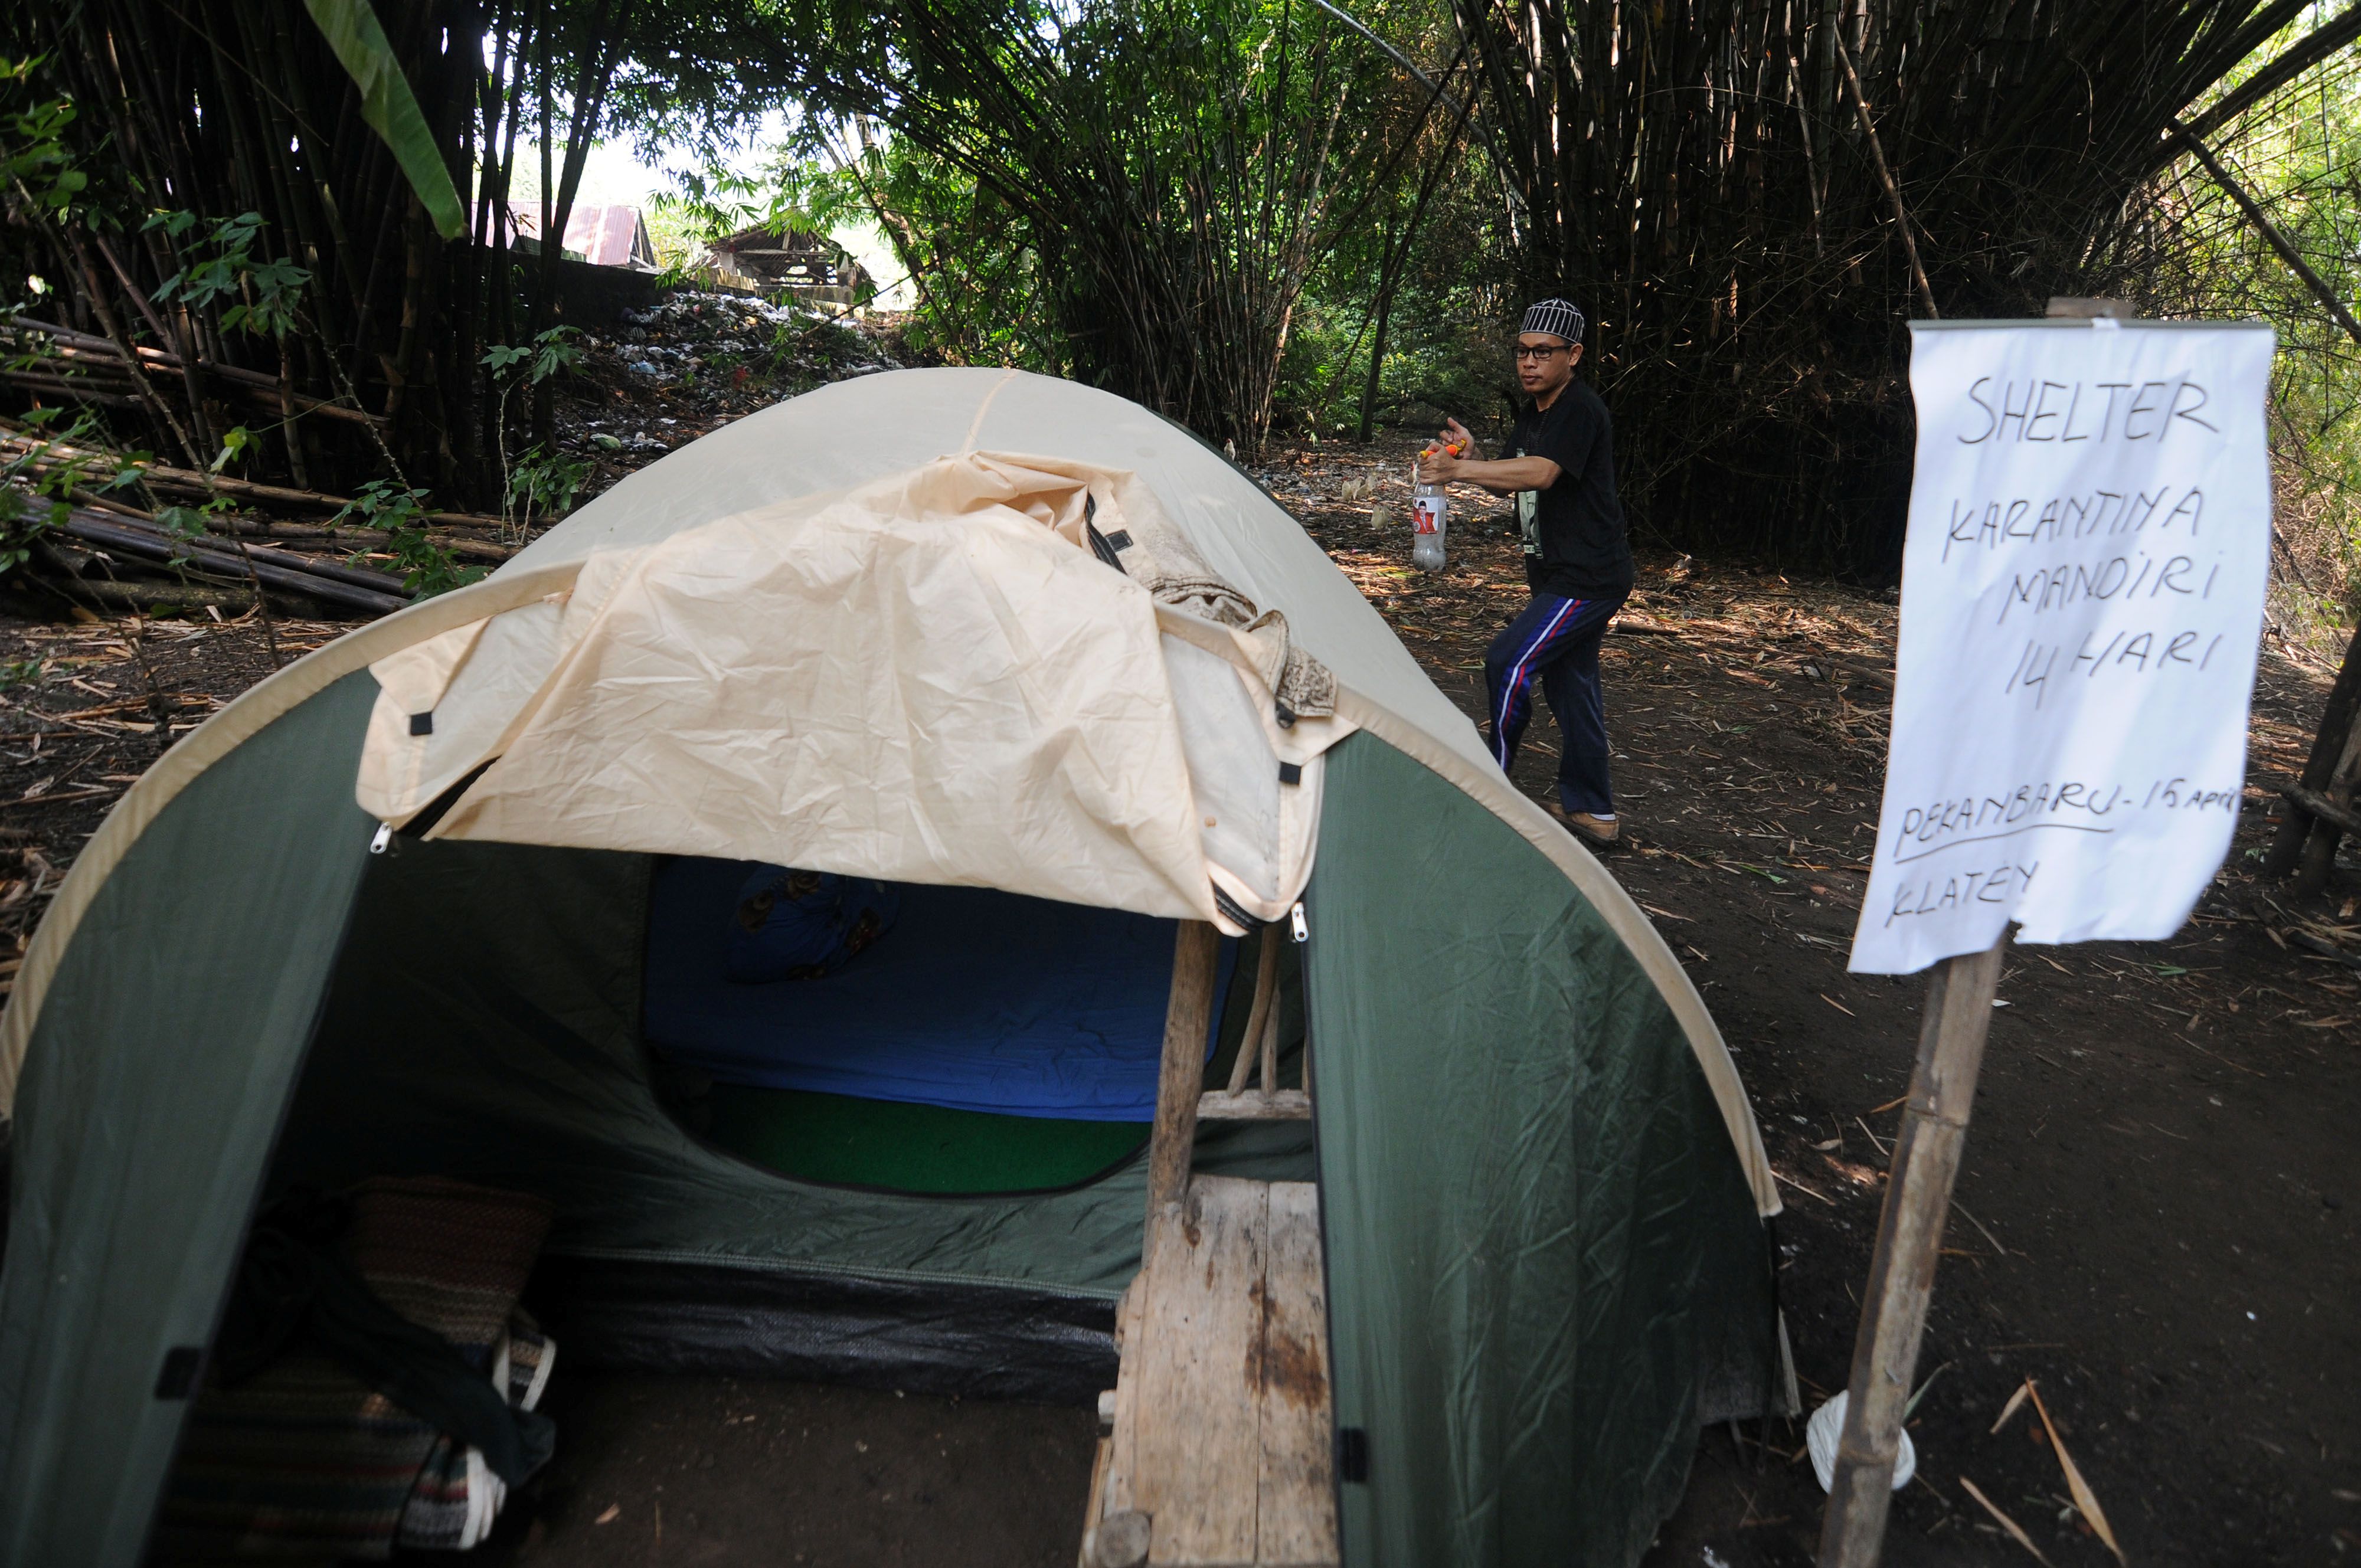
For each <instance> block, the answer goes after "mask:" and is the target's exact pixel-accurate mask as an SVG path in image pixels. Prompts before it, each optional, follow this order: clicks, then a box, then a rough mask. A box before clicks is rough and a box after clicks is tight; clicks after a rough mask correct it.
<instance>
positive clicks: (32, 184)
mask: <svg viewBox="0 0 2361 1568" xmlns="http://www.w3.org/2000/svg"><path fill="white" fill-rule="evenodd" d="M40 65H41V57H40V56H38V55H33V56H30V57H27V58H26V59H23V60H10V59H8V58H7V57H6V56H5V55H0V90H4V91H5V94H6V97H7V98H8V100H9V101H10V102H11V105H12V106H11V107H10V108H9V109H8V110H7V111H6V112H5V113H0V188H5V190H6V191H7V192H9V193H10V194H12V195H13V194H14V193H16V192H19V191H21V192H24V193H25V194H26V196H27V197H28V198H29V199H30V201H31V203H32V204H33V206H34V208H35V209H36V210H38V211H39V212H42V213H45V214H49V215H51V216H53V217H62V216H64V215H66V214H68V212H69V211H70V210H71V208H72V207H73V204H74V203H75V200H76V198H78V197H80V196H81V195H82V192H84V191H85V190H87V189H88V188H89V185H90V177H89V176H88V175H87V174H84V173H83V172H82V170H79V169H77V168H75V167H74V158H73V152H72V149H71V148H69V147H68V145H67V142H66V132H67V130H68V128H69V127H71V126H72V124H73V122H74V115H75V109H74V106H73V104H72V102H71V100H68V99H65V98H49V99H43V100H41V101H39V102H37V103H32V104H27V105H26V106H25V107H23V108H21V109H19V108H16V107H14V106H13V104H14V103H15V101H16V100H18V99H21V98H22V97H23V96H24V95H25V94H26V93H27V91H28V89H29V87H30V84H31V82H32V79H33V73H34V72H35V71H38V69H39V68H40Z"/></svg>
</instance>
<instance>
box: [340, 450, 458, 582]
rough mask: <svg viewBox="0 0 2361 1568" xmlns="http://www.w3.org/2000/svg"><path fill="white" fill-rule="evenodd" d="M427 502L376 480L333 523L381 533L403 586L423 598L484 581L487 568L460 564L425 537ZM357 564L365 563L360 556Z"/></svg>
mask: <svg viewBox="0 0 2361 1568" xmlns="http://www.w3.org/2000/svg"><path fill="white" fill-rule="evenodd" d="M428 499H430V498H429V496H428V494H427V492H426V491H424V490H420V489H413V488H411V487H410V486H407V485H402V484H397V483H395V482H394V481H393V480H391V479H372V480H370V481H369V482H368V484H366V485H363V486H362V487H361V488H360V489H359V490H358V491H357V493H356V494H355V495H354V497H353V499H352V500H351V502H350V503H349V504H347V505H346V507H345V509H344V510H342V511H340V512H338V513H336V515H335V518H333V519H332V520H330V521H332V522H343V521H346V520H347V519H350V520H351V521H354V522H356V523H357V524H358V525H359V526H361V527H363V528H375V529H380V530H382V531H383V532H384V533H385V546H386V550H387V552H388V553H389V554H391V555H392V556H393V559H394V565H395V569H396V570H398V571H400V572H401V586H402V587H405V588H407V589H409V590H410V592H411V593H412V594H413V595H415V596H416V597H418V598H434V596H435V595H436V594H444V593H448V592H450V591H451V590H452V589H453V588H464V587H467V585H468V584H469V583H473V582H477V581H479V580H481V578H482V577H483V576H484V568H482V567H481V566H462V565H459V564H458V563H457V562H456V560H454V559H453V558H452V555H451V552H450V551H449V550H448V549H447V548H445V546H443V545H440V544H437V543H434V540H432V539H430V538H429V537H427V533H426V503H427V501H428ZM354 564H355V565H365V564H367V563H365V562H363V561H362V560H361V558H360V557H358V556H356V557H354Z"/></svg>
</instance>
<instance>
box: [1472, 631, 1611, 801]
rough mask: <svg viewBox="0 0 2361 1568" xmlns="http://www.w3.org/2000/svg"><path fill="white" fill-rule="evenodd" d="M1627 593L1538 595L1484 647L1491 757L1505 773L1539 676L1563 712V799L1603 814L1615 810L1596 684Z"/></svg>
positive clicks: (1555, 707) (1553, 705)
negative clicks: (1612, 623) (1602, 652)
mask: <svg viewBox="0 0 2361 1568" xmlns="http://www.w3.org/2000/svg"><path fill="white" fill-rule="evenodd" d="M1622 603H1623V596H1622V595H1620V594H1617V595H1615V596H1614V597H1612V598H1593V599H1570V598H1558V597H1557V596H1556V595H1555V594H1541V593H1537V594H1535V595H1533V597H1532V602H1531V603H1529V604H1527V605H1526V606H1525V609H1524V611H1523V613H1522V614H1521V615H1519V616H1518V617H1517V619H1516V620H1512V621H1510V622H1509V626H1508V630H1505V631H1502V632H1501V633H1500V635H1499V636H1498V637H1496V638H1494V639H1493V640H1492V645H1491V647H1489V648H1488V649H1486V650H1485V652H1484V685H1485V689H1486V691H1487V693H1488V695H1489V697H1490V707H1491V715H1492V760H1493V761H1494V762H1499V764H1500V771H1501V772H1502V773H1506V772H1508V770H1509V764H1510V762H1513V761H1515V760H1516V755H1517V744H1518V742H1519V741H1521V740H1523V739H1524V737H1525V726H1526V725H1527V724H1528V723H1530V722H1532V717H1533V685H1534V684H1535V683H1536V682H1538V683H1539V684H1540V685H1541V688H1542V691H1543V695H1545V696H1547V697H1548V698H1549V705H1550V712H1552V713H1553V714H1554V715H1556V716H1557V728H1558V736H1559V741H1560V748H1559V750H1560V754H1559V757H1558V764H1557V796H1558V804H1559V805H1561V806H1565V809H1567V810H1568V811H1581V812H1588V813H1591V814H1593V815H1604V814H1606V813H1608V812H1611V811H1613V810H1614V809H1615V791H1614V788H1613V786H1612V785H1611V784H1609V782H1608V777H1607V760H1608V750H1607V710H1606V707H1605V704H1604V703H1603V701H1602V700H1601V698H1600V696H1599V690H1598V643H1599V640H1600V639H1601V638H1603V637H1605V636H1606V635H1607V623H1608V621H1609V620H1611V619H1613V617H1614V614H1615V612H1616V610H1617V609H1620V608H1621V606H1622Z"/></svg>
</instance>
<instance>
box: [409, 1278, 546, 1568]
mask: <svg viewBox="0 0 2361 1568" xmlns="http://www.w3.org/2000/svg"><path fill="white" fill-rule="evenodd" d="M556 1359H557V1347H556V1346H555V1345H554V1344H552V1343H550V1342H549V1338H548V1336H547V1335H545V1334H544V1333H543V1332H541V1330H540V1329H539V1327H538V1326H536V1325H535V1324H534V1322H533V1319H532V1318H531V1317H529V1316H527V1315H526V1313H525V1311H524V1309H522V1307H520V1308H518V1309H517V1310H516V1311H514V1312H513V1313H511V1315H510V1317H509V1326H508V1330H507V1332H506V1333H505V1334H504V1335H503V1337H502V1338H501V1341H500V1354H499V1355H498V1356H497V1357H496V1358H495V1360H494V1362H493V1365H492V1384H493V1387H497V1388H500V1390H501V1391H502V1392H503V1393H505V1394H506V1395H507V1396H508V1401H509V1403H510V1404H511V1405H514V1406H515V1407H516V1408H517V1409H520V1410H530V1409H533V1408H534V1407H536V1406H537V1405H539V1404H540V1403H541V1394H542V1390H543V1389H544V1388H545V1387H548V1385H549V1369H550V1366H551V1365H552V1364H553V1363H554V1362H555V1360H556ZM508 1496H509V1488H508V1483H507V1482H505V1481H502V1480H501V1479H500V1477H499V1476H498V1475H494V1474H492V1471H491V1467H490V1466H489V1465H488V1464H485V1463H484V1451H483V1450H482V1449H480V1448H477V1447H475V1446H474V1445H473V1444H470V1443H464V1442H460V1441H459V1440H458V1439H456V1438H455V1437H453V1436H451V1434H450V1433H448V1432H439V1433H437V1434H436V1435H435V1438H434V1449H433V1450H432V1451H431V1452H430V1453H428V1454H427V1456H426V1463H425V1464H424V1465H423V1466H422V1467H421V1468H420V1470H419V1473H418V1480H417V1482H416V1483H415V1484H414V1485H413V1486H412V1487H411V1488H410V1501H409V1503H408V1504H407V1505H405V1506H404V1508H402V1510H401V1530H400V1531H399V1534H398V1539H399V1540H400V1541H401V1544H402V1545H404V1546H418V1547H427V1548H432V1549H435V1550H440V1551H445V1552H465V1551H467V1550H468V1549H469V1548H470V1547H474V1546H479V1545H481V1544H483V1541H484V1538H485V1537H486V1536H488V1535H489V1534H491V1532H492V1521H493V1520H494V1519H498V1518H499V1517H500V1508H501V1506H502V1505H503V1504H505V1503H506V1502H507V1501H508Z"/></svg>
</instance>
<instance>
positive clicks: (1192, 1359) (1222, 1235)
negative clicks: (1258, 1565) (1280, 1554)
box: [1108, 1177, 1270, 1564]
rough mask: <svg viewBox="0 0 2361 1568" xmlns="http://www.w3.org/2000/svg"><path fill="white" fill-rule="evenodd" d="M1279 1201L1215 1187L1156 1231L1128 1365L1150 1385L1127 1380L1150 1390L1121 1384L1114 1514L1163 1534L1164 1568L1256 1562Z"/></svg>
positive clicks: (1196, 1190) (1256, 1188) (1262, 1188)
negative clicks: (1266, 1324)
mask: <svg viewBox="0 0 2361 1568" xmlns="http://www.w3.org/2000/svg"><path fill="white" fill-rule="evenodd" d="M1269 1191H1270V1189H1269V1185H1268V1183H1266V1182H1260V1181H1245V1180H1239V1179H1235V1178H1224V1177H1201V1178H1200V1179H1197V1180H1196V1181H1195V1182H1193V1183H1191V1187H1190V1192H1189V1200H1188V1202H1187V1203H1186V1204H1185V1205H1182V1204H1174V1205H1172V1206H1170V1208H1168V1209H1166V1210H1164V1211H1163V1212H1160V1213H1159V1216H1158V1218H1157V1220H1156V1221H1155V1222H1154V1223H1151V1224H1150V1225H1149V1227H1148V1267H1147V1269H1146V1278H1145V1280H1144V1282H1143V1283H1144V1285H1145V1290H1144V1292H1143V1295H1144V1299H1143V1301H1142V1303H1141V1311H1140V1317H1139V1326H1138V1337H1137V1341H1136V1342H1134V1343H1132V1344H1131V1345H1130V1346H1128V1347H1127V1352H1128V1354H1127V1356H1126V1359H1127V1360H1136V1362H1137V1377H1136V1378H1126V1379H1124V1380H1123V1381H1132V1382H1136V1384H1137V1389H1136V1391H1135V1392H1134V1394H1133V1397H1132V1398H1130V1399H1129V1400H1126V1399H1125V1398H1124V1397H1123V1392H1122V1389H1121V1387H1120V1383H1119V1384H1118V1389H1117V1393H1116V1398H1115V1420H1116V1426H1115V1453H1114V1456H1113V1461H1112V1466H1113V1473H1112V1474H1111V1475H1110V1476H1109V1483H1110V1484H1109V1486H1108V1494H1109V1497H1108V1504H1109V1507H1110V1508H1115V1507H1127V1508H1137V1509H1138V1510H1140V1511H1141V1512H1143V1513H1145V1514H1147V1515H1148V1517H1149V1518H1150V1519H1153V1520H1154V1521H1155V1535H1154V1544H1153V1547H1152V1549H1151V1552H1150V1554H1149V1558H1148V1561H1149V1562H1150V1563H1154V1564H1181V1563H1189V1564H1209V1563H1252V1562H1253V1561H1254V1552H1255V1534H1256V1530H1255V1514H1256V1508H1257V1503H1258V1498H1259V1490H1260V1475H1261V1471H1262V1441H1261V1433H1260V1431H1259V1426H1260V1417H1261V1400H1260V1398H1259V1394H1260V1388H1259V1377H1258V1375H1259V1371H1260V1364H1261V1360H1262V1357H1261V1351H1260V1342H1261V1338H1262V1328H1263V1323H1262V1297H1263V1274H1264V1253H1265V1245H1266V1242H1267V1239H1268V1227H1269ZM1129 1370H1131V1369H1130V1368H1128V1367H1126V1371H1127V1372H1128V1371H1129ZM1126 1418H1128V1420H1127V1421H1126ZM1126 1425H1128V1427H1129V1429H1130V1430H1129V1431H1128V1433H1126ZM1126 1436H1127V1437H1128V1439H1129V1441H1128V1442H1126ZM1118 1494H1120V1495H1121V1497H1122V1500H1121V1501H1118V1500H1117V1498H1118Z"/></svg>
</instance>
